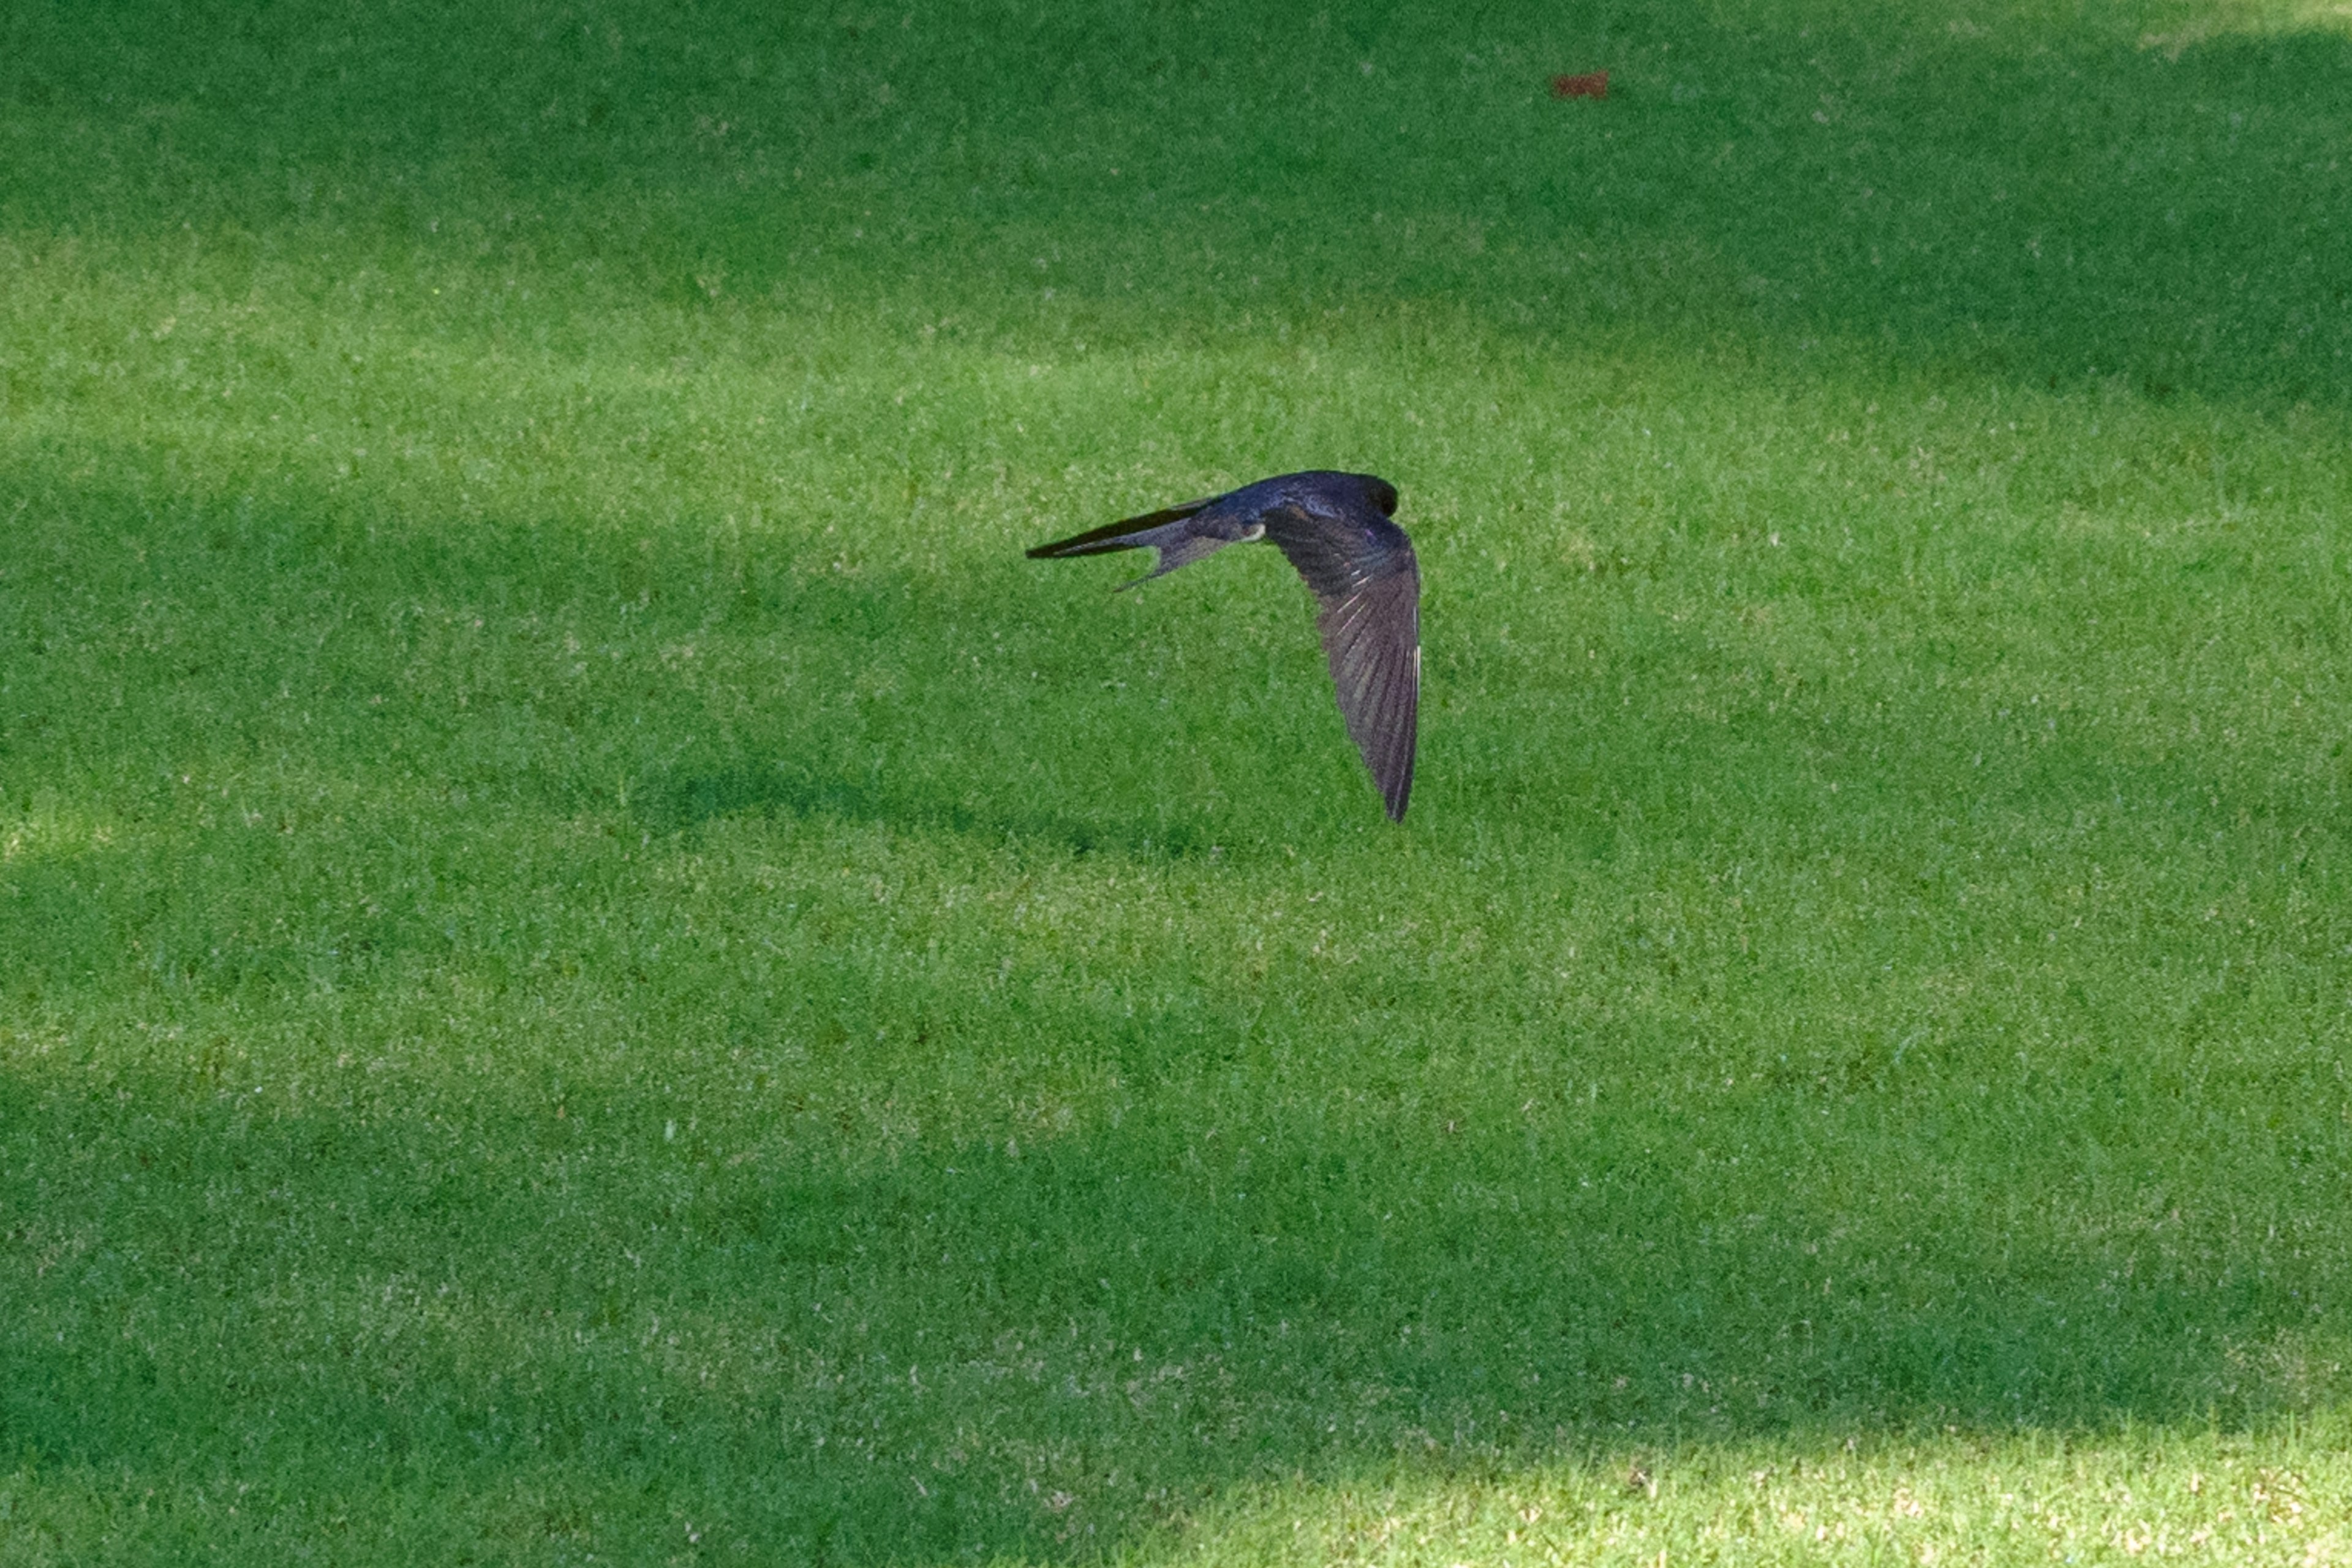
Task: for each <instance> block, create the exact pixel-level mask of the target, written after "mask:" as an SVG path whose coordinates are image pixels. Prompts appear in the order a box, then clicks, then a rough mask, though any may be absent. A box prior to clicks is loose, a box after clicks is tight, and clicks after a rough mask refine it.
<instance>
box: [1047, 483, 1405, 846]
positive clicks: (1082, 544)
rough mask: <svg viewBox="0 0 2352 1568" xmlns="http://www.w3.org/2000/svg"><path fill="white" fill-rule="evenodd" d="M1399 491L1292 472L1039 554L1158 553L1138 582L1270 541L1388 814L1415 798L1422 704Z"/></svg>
mask: <svg viewBox="0 0 2352 1568" xmlns="http://www.w3.org/2000/svg"><path fill="white" fill-rule="evenodd" d="M1396 507H1397V492H1396V487H1395V486H1394V485H1392V484H1391V483H1389V482H1388V481H1387V480H1386V479H1374V478H1373V477H1372V476H1371V475H1370V474H1335V473H1323V472H1316V473H1306V474H1284V475H1281V476H1280V477H1278V478H1276V479H1260V480H1258V482H1257V483H1255V484H1254V485H1244V486H1243V487H1242V488H1241V489H1237V490H1229V491H1227V492H1226V493H1225V494H1223V495H1221V496H1211V497H1210V498H1209V499H1207V500H1192V501H1186V502H1185V503H1184V504H1183V505H1181V506H1171V507H1168V508H1166V509H1164V510H1160V511H1154V512H1147V513H1145V514H1144V515H1143V516H1141V517H1130V518H1129V519H1127V520H1126V521H1123V522H1113V523H1106V524H1105V525H1104V526H1102V527H1100V528H1096V529H1089V530H1088V531H1086V532H1084V533H1081V534H1077V535H1076V536H1075V537H1073V538H1069V539H1060V540H1056V541H1055V542H1053V543H1051V544H1041V545H1039V546H1037V548H1036V549H1034V550H1032V551H1031V552H1029V553H1030V554H1031V555H1032V556H1033V557H1045V556H1061V555H1097V554H1100V553H1102V552H1106V551H1111V550H1143V549H1150V550H1155V551H1157V552H1159V563H1158V564H1157V565H1155V566H1154V567H1153V568H1152V569H1151V570H1150V571H1149V572H1147V573H1145V574H1143V575H1142V576H1140V577H1138V578H1137V579H1136V580H1135V583H1126V584H1120V586H1121V587H1123V588H1132V587H1134V586H1135V584H1136V583H1146V582H1150V580H1151V579H1152V578H1154V577H1158V576H1160V575H1162V574H1166V573H1170V572H1173V571H1175V570H1176V568H1178V567H1179V566H1189V565H1191V564H1192V563H1193V562H1195V561H1198V560H1200V559H1201V558H1202V556H1204V555H1209V554H1213V553H1214V552H1217V551H1220V550H1223V548H1224V547H1225V546H1226V545H1228V544H1245V543H1247V542H1250V541H1251V540H1254V539H1266V540H1271V541H1273V542H1274V543H1275V544H1276V545H1277V546H1279V547H1280V549H1281V551H1282V552H1283V554H1285V555H1286V556H1288V557H1289V558H1290V563H1291V564H1292V565H1293V566H1295V567H1297V569H1298V574H1299V575H1300V576H1301V577H1304V578H1306V579H1307V588H1308V589H1309V590H1310V591H1311V592H1312V593H1313V594H1314V595H1315V602H1316V604H1317V605H1318V606H1320V612H1321V613H1320V614H1318V616H1316V617H1315V629H1316V630H1317V631H1318V632H1320V633H1321V634H1322V635H1323V651H1324V653H1325V654H1326V655H1328V657H1329V658H1330V661H1331V684H1332V686H1333V688H1334V689H1336V690H1337V692H1338V694H1339V717H1340V718H1342V719H1344V720H1346V721H1347V723H1348V734H1349V738H1350V739H1352V740H1353V741H1354V742H1356V750H1358V751H1359V752H1362V753H1363V756H1364V765H1365V766H1366V767H1368V768H1370V770H1371V771H1372V782H1373V783H1374V784H1377V785H1379V786H1380V792H1381V799H1382V800H1383V801H1385V802H1386V803H1387V805H1388V809H1389V817H1390V819H1391V821H1395V822H1402V821H1403V820H1404V807H1405V800H1406V798H1407V797H1408V796H1410V795H1412V750H1413V738H1414V734H1415V727H1416V725H1417V723H1418V721H1419V715H1420V710H1421V566H1420V564H1419V563H1417V562H1416V561H1414V559H1413V555H1412V541H1411V540H1409V539H1407V538H1406V537H1405V536H1404V530H1403V529H1402V528H1399V527H1398V526H1397V525H1396V524H1395V523H1393V522H1391V521H1389V520H1390V518H1391V515H1392V514H1393V513H1394V512H1395V511H1396Z"/></svg>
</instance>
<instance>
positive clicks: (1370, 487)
mask: <svg viewBox="0 0 2352 1568" xmlns="http://www.w3.org/2000/svg"><path fill="white" fill-rule="evenodd" d="M1364 489H1366V490H1367V491H1369V492H1370V495H1371V498H1372V504H1373V505H1374V506H1376V507H1378V508H1380V509H1381V516H1382V517H1394V516H1395V515H1396V509H1397V492H1396V486H1394V485H1392V484H1391V483H1389V482H1388V480H1386V479H1374V478H1372V476H1370V474H1367V475H1365V476H1364Z"/></svg>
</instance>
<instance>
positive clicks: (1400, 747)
mask: <svg viewBox="0 0 2352 1568" xmlns="http://www.w3.org/2000/svg"><path fill="white" fill-rule="evenodd" d="M1315 624H1316V629H1317V630H1318V632H1320V633H1321V634H1322V637H1323V651H1324V653H1325V655H1326V657H1328V658H1329V660H1330V663H1331V688H1332V691H1333V694H1334V695H1336V696H1337V697H1338V698H1339V717H1340V718H1341V719H1342V720H1344V721H1346V723H1347V726H1348V738H1349V740H1351V741H1353V742H1356V750H1357V751H1358V752H1360V753H1361V754H1362V756H1363V759H1364V766H1365V767H1366V768H1368V769H1370V772H1371V775H1372V783H1373V784H1376V785H1378V786H1379V788H1380V792H1381V801H1382V802H1383V803H1384V804H1385V805H1387V807H1388V813H1389V816H1390V818H1391V820H1393V821H1398V822H1402V821H1403V820H1404V811H1405V805H1406V804H1407V803H1408V802H1409V801H1410V800H1411V798H1412V761H1413V750H1414V743H1415V742H1416V740H1417V738H1418V731H1419V726H1420V717H1421V574H1420V572H1419V570H1418V569H1417V568H1415V567H1414V566H1413V565H1412V563H1411V560H1410V558H1409V557H1408V560H1407V563H1406V567H1405V570H1403V571H1402V572H1395V573H1391V574H1389V575H1387V576H1383V577H1378V578H1374V579H1373V580H1372V581H1370V582H1369V583H1366V584H1364V585H1363V586H1361V587H1360V588H1358V589H1357V590H1355V591H1354V592H1353V593H1351V594H1349V595H1346V596H1345V597H1342V598H1339V599H1336V600H1332V601H1328V602H1327V603H1326V605H1324V608H1323V613H1322V614H1321V615H1320V616H1317V617H1316V623H1315Z"/></svg>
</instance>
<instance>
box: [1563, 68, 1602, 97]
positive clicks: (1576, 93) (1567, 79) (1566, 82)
mask: <svg viewBox="0 0 2352 1568" xmlns="http://www.w3.org/2000/svg"><path fill="white" fill-rule="evenodd" d="M1551 95H1552V96H1553V97H1554V98H1606V97H1608V96H1609V73H1608V72H1607V71H1586V72H1585V73H1584V74H1583V75H1582V76H1556V77H1554V78H1552V79H1551Z"/></svg>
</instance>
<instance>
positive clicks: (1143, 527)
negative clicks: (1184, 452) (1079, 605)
mask: <svg viewBox="0 0 2352 1568" xmlns="http://www.w3.org/2000/svg"><path fill="white" fill-rule="evenodd" d="M1216 499H1217V498H1216V497H1214V496H1210V497H1207V498H1205V499H1203V500H1188V501H1186V502H1184V503H1183V504H1182V505H1181V506H1171V507H1168V508H1166V509H1164V510H1160V511H1152V512H1146V513H1144V514H1143V515H1142V516H1141V517H1130V518H1125V519H1122V520H1121V521H1118V522H1107V523H1105V524H1103V525H1102V526H1101V527H1100V528H1090V529H1088V530H1087V531H1085V532H1084V533H1074V534H1072V535H1071V536H1070V537H1069V538H1067V539H1057V540H1055V541H1054V542H1052V543H1051V544H1040V545H1038V546H1037V547H1036V548H1034V550H1032V551H1030V552H1029V555H1030V558H1031V559H1032V560H1045V559H1047V558H1050V557H1053V556H1060V555H1099V554H1102V553H1104V552H1108V551H1112V550H1138V549H1141V548H1142V547H1143V546H1145V545H1148V544H1150V543H1152V541H1150V540H1148V539H1138V538H1136V537H1134V536H1135V535H1137V534H1139V533H1145V532H1149V531H1151V530H1152V529H1156V528H1162V527H1165V526H1166V525H1168V524H1169V523H1171V522H1181V521H1184V520H1185V519H1186V518H1188V517H1191V516H1192V515H1193V514H1194V513H1196V512H1199V511H1201V510H1204V509H1205V508H1206V507H1207V506H1208V505H1209V503H1210V501H1213V500H1216Z"/></svg>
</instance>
